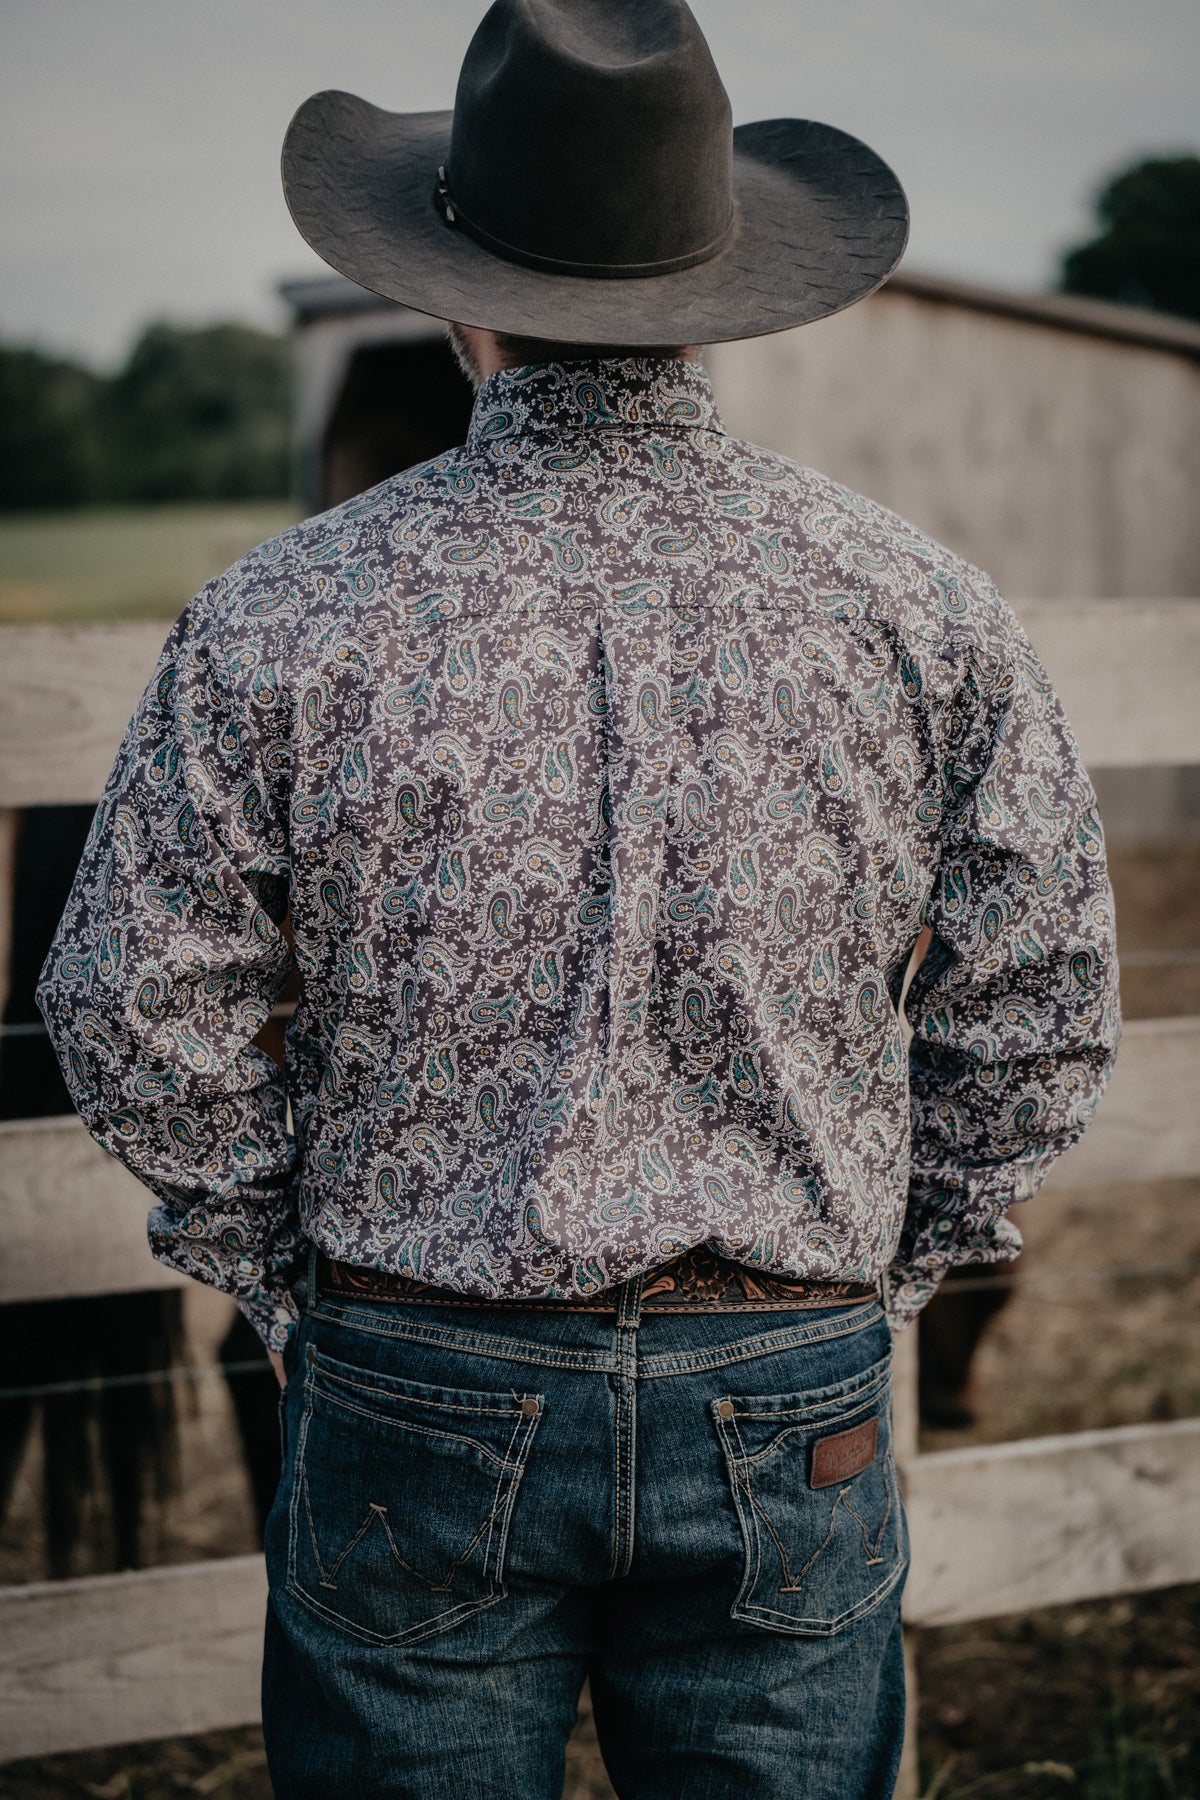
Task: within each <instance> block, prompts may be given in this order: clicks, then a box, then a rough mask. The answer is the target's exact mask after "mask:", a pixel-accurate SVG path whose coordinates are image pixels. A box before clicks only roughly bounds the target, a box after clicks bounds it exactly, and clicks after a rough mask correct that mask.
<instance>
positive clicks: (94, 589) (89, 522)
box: [0, 500, 300, 624]
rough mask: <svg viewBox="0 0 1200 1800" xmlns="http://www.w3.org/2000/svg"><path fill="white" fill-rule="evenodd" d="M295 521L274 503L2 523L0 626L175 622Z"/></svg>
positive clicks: (287, 507) (293, 509) (17, 517)
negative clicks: (212, 583) (209, 584)
mask: <svg viewBox="0 0 1200 1800" xmlns="http://www.w3.org/2000/svg"><path fill="white" fill-rule="evenodd" d="M299 516H300V512H299V508H298V507H297V506H296V505H295V504H293V503H290V502H288V501H276V500H256V501H241V502H239V501H228V502H217V503H215V504H191V505H183V506H139V507H105V508H98V509H96V510H88V511H79V512H53V513H14V514H9V515H8V516H0V622H3V623H5V624H32V623H34V622H38V621H43V620H47V621H60V620H79V619H147V618H163V619H173V618H174V617H175V616H176V614H177V613H178V612H179V611H180V609H181V608H182V607H183V606H185V605H186V604H187V602H188V601H189V600H190V599H191V598H192V595H193V594H194V593H196V591H197V590H198V589H199V588H201V587H203V585H204V583H205V582H206V581H207V580H209V578H210V577H211V576H213V575H219V574H220V573H221V570H222V569H226V568H228V566H229V564H230V563H231V562H234V561H236V559H237V558H238V557H239V556H241V555H243V554H244V553H245V552H246V551H247V550H252V549H253V548H254V546H255V544H261V543H262V541H263V539H264V538H269V537H273V536H274V534H275V533H276V532H277V531H280V530H282V528H283V527H284V526H285V525H290V524H291V523H292V522H293V520H295V519H297V518H299Z"/></svg>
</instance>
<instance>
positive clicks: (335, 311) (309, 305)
mask: <svg viewBox="0 0 1200 1800" xmlns="http://www.w3.org/2000/svg"><path fill="white" fill-rule="evenodd" d="M887 287H888V291H889V292H891V293H895V294H908V295H911V296H912V297H913V298H914V299H917V300H926V301H932V302H933V303H934V304H936V305H941V306H953V307H958V308H960V309H962V310H966V311H969V312H983V313H991V314H993V315H996V316H999V317H1002V318H1009V319H1018V320H1023V321H1025V322H1026V323H1029V324H1034V325H1049V326H1052V327H1055V328H1057V329H1058V330H1061V331H1073V332H1079V333H1083V334H1084V335H1085V336H1090V337H1102V338H1111V339H1116V340H1117V341H1118V342H1120V343H1126V344H1138V345H1140V346H1142V347H1143V348H1144V349H1150V350H1167V351H1173V352H1174V353H1175V354H1176V355H1182V356H1194V357H1197V358H1200V324H1196V323H1194V322H1193V321H1192V320H1190V319H1179V318H1175V317H1173V316H1172V315H1170V314H1168V313H1159V312H1152V311H1150V310H1149V309H1148V308H1147V307H1142V306H1116V305H1114V304H1113V303H1112V302H1110V301H1107V300H1085V299H1083V298H1081V297H1080V296H1079V295H1076V294H1023V293H1017V292H1014V291H1012V290H1009V289H1006V288H994V287H983V286H976V285H975V284H974V283H971V282H965V281H949V280H946V279H945V278H943V277H942V276H939V275H918V274H911V273H909V272H908V271H907V270H904V271H902V272H901V273H900V274H897V275H893V276H892V278H891V280H890V281H889V282H888V284H887ZM279 292H280V294H281V295H282V297H283V299H284V300H285V301H286V303H287V305H288V306H290V307H291V309H292V315H293V317H294V319H295V321H296V323H297V324H298V325H308V324H312V323H314V322H315V321H316V320H318V319H330V318H346V317H350V316H352V315H353V314H355V313H363V312H375V311H381V312H385V311H388V310H390V309H392V308H393V307H396V310H398V311H403V310H406V309H404V308H400V307H398V306H397V304H396V302H395V301H392V300H384V299H381V298H380V296H379V295H378V294H372V293H370V292H369V291H368V290H367V289H366V288H364V287H360V286H359V285H358V283H357V282H355V281H350V280H349V279H348V278H347V277H346V276H344V275H336V274H330V275H318V276H315V277H309V278H307V279H305V280H296V281H282V282H280V284H279Z"/></svg>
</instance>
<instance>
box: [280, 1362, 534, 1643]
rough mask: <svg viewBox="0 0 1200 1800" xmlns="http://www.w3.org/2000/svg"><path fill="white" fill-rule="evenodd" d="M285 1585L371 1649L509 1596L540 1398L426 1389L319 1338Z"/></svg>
mask: <svg viewBox="0 0 1200 1800" xmlns="http://www.w3.org/2000/svg"><path fill="white" fill-rule="evenodd" d="M304 1384H305V1395H304V1409H303V1413H302V1417H301V1421H300V1427H299V1431H298V1434H297V1444H296V1468H295V1479H294V1482H293V1487H292V1499H291V1518H290V1529H289V1548H288V1573H287V1588H288V1592H289V1593H291V1594H292V1595H294V1596H295V1598H297V1599H299V1600H301V1601H302V1602H303V1603H304V1604H305V1605H306V1606H307V1607H309V1608H310V1609H311V1610H312V1611H313V1612H315V1613H317V1614H318V1615H319V1616H320V1617H322V1618H324V1619H326V1620H328V1621H329V1622H330V1623H332V1624H335V1625H337V1626H339V1627H341V1628H342V1629H343V1630H344V1631H347V1632H349V1633H350V1634H351V1636H353V1637H356V1638H359V1639H361V1640H362V1641H364V1642H366V1643H370V1644H403V1643H415V1642H417V1641H418V1640H420V1639H421V1638H426V1637H431V1636H433V1635H434V1633H436V1632H441V1631H448V1630H450V1629H451V1628H452V1627H453V1626H455V1625H457V1624H459V1623H461V1621H462V1620H464V1619H466V1618H468V1617H470V1616H471V1615H472V1614H473V1613H477V1612H480V1611H481V1610H482V1609H483V1608H484V1607H486V1606H491V1605H493V1604H494V1603H495V1602H496V1601H497V1600H499V1599H502V1598H503V1595H504V1591H505V1590H504V1585H503V1570H504V1553H505V1545H506V1542H507V1538H508V1530H509V1524H510V1520H511V1516H512V1509H513V1503H514V1501H515V1499H516V1494H517V1489H518V1486H519V1484H520V1481H521V1476H522V1474H523V1472H524V1468H525V1463H526V1459H527V1457H528V1455H529V1448H530V1445H531V1443H532V1441H533V1435H534V1432H535V1431H536V1429H537V1426H538V1423H539V1421H540V1419H541V1416H542V1409H543V1405H544V1402H543V1400H542V1397H541V1396H540V1395H533V1394H513V1393H504V1394H495V1393H475V1392H471V1391H469V1390H465V1389H455V1388H441V1387H429V1386H426V1385H425V1384H423V1383H421V1382H416V1381H409V1380H406V1379H404V1378H401V1377H398V1376H394V1375H383V1374H379V1373H377V1372H376V1371H374V1370H372V1369H364V1368H359V1367H357V1366H355V1365H351V1364H348V1363H344V1362H341V1361H339V1360H337V1359H336V1358H334V1357H331V1356H327V1355H326V1354H325V1353H324V1352H323V1351H319V1350H318V1349H317V1348H316V1346H315V1345H313V1344H309V1345H308V1346H307V1348H306V1351H305V1366H304Z"/></svg>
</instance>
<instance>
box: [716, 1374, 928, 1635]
mask: <svg viewBox="0 0 1200 1800" xmlns="http://www.w3.org/2000/svg"><path fill="white" fill-rule="evenodd" d="M712 1413H713V1418H714V1420H715V1422H716V1426H717V1431H718V1433H719V1435H720V1439H721V1447H722V1449H723V1451H724V1454H725V1465H726V1469H727V1471H728V1475H729V1481H730V1486H731V1488H732V1492H733V1499H734V1504H735V1506H736V1508H737V1513H738V1519H739V1521H740V1524H741V1529H742V1537H743V1540H744V1544H745V1551H746V1562H745V1575H744V1578H743V1581H742V1586H741V1590H740V1592H739V1593H738V1596H737V1599H736V1600H735V1601H734V1604H733V1607H732V1609H731V1610H732V1614H733V1617H734V1618H736V1619H744V1620H746V1621H747V1622H748V1623H751V1624H756V1625H762V1626H766V1627H768V1628H771V1629H774V1630H776V1631H787V1632H794V1633H796V1634H798V1635H800V1636H805V1637H831V1636H833V1635H834V1633H835V1632H838V1631H841V1630H843V1629H844V1628H845V1627H846V1626H847V1625H851V1624H853V1623H854V1621H855V1620H856V1619H861V1618H863V1617H864V1616H865V1615H866V1614H867V1613H869V1612H871V1611H872V1610H873V1609H874V1608H875V1607H876V1606H878V1605H880V1604H881V1603H882V1601H883V1600H884V1599H885V1598H886V1597H887V1595H888V1594H890V1593H891V1592H892V1590H893V1589H894V1588H895V1587H896V1585H897V1583H898V1582H899V1581H900V1580H901V1579H902V1578H903V1576H904V1574H905V1571H906V1569H907V1567H908V1532H907V1527H906V1524H905V1519H904V1508H903V1504H902V1502H901V1499H900V1490H899V1486H898V1483H897V1480H896V1466H895V1458H894V1455H893V1451H892V1436H891V1433H892V1420H891V1357H890V1355H889V1356H887V1357H886V1358H884V1359H883V1361H881V1362H878V1363H876V1364H875V1365H874V1366H873V1367H871V1368H870V1369H867V1370H865V1371H864V1372H863V1373H862V1374H861V1375H856V1376H853V1377H851V1378H850V1379H849V1380H848V1381H843V1382H838V1383H835V1384H834V1385H832V1386H830V1387H826V1388H817V1389H813V1390H811V1391H809V1392H807V1393H802V1394H773V1395H755V1396H752V1397H740V1396H737V1395H728V1396H726V1397H725V1398H723V1399H720V1400H716V1401H714V1402H713V1405H712Z"/></svg>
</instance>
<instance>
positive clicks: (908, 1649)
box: [892, 1320, 921, 1800]
mask: <svg viewBox="0 0 1200 1800" xmlns="http://www.w3.org/2000/svg"><path fill="white" fill-rule="evenodd" d="M919 1330H920V1322H919V1320H914V1321H913V1323H912V1324H911V1325H910V1326H909V1327H908V1329H907V1330H906V1331H902V1332H901V1333H900V1335H899V1337H897V1338H896V1340H895V1351H894V1357H893V1362H892V1409H893V1410H892V1430H893V1442H894V1443H895V1447H896V1467H897V1469H898V1470H899V1473H900V1481H901V1485H902V1486H903V1482H904V1471H905V1469H906V1467H907V1466H908V1463H909V1461H910V1460H911V1459H912V1458H913V1457H915V1456H916V1454H917V1432H918V1427H919V1420H920V1415H919V1409H918V1400H917V1367H918V1356H919V1348H918V1341H917V1334H918V1332H919ZM916 1649H917V1646H916V1632H915V1630H914V1628H913V1627H912V1626H911V1625H906V1626H905V1628H904V1678H905V1687H906V1689H907V1694H908V1699H907V1706H906V1709H905V1718H904V1749H903V1751H902V1752H901V1756H900V1773H899V1775H898V1776H897V1778H896V1788H895V1797H894V1800H919V1796H920V1787H921V1781H920V1774H919V1771H918V1767H917V1654H916Z"/></svg>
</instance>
